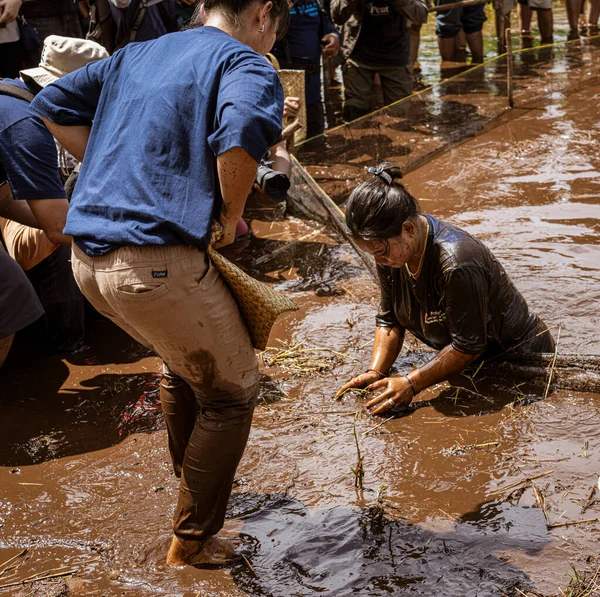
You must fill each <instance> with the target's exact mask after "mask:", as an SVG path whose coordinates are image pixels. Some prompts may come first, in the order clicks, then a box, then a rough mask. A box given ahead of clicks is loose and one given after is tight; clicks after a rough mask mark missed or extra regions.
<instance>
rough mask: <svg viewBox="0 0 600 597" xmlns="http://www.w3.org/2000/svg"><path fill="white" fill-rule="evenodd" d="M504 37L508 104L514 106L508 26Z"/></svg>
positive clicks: (511, 56) (510, 38) (511, 53)
mask: <svg viewBox="0 0 600 597" xmlns="http://www.w3.org/2000/svg"><path fill="white" fill-rule="evenodd" d="M504 39H505V42H506V60H507V62H506V90H507V92H508V105H509V106H510V107H511V108H514V107H515V100H514V97H513V50H512V37H511V35H510V27H509V28H508V29H506V31H505V33H504Z"/></svg>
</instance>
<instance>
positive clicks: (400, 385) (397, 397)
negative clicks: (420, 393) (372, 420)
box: [367, 377, 413, 415]
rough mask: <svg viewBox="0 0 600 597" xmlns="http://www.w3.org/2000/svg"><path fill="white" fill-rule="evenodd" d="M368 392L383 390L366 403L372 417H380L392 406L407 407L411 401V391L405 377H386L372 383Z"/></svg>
mask: <svg viewBox="0 0 600 597" xmlns="http://www.w3.org/2000/svg"><path fill="white" fill-rule="evenodd" d="M367 389H368V390H384V391H383V392H382V393H381V394H379V396H376V397H375V398H373V400H371V401H369V402H367V409H368V410H369V412H370V413H371V414H372V415H380V414H382V413H384V412H386V411H387V410H389V409H390V408H392V407H393V406H408V405H409V404H410V403H411V402H412V399H413V389H412V386H411V385H410V382H409V381H408V379H406V377H386V378H385V379H381V380H379V381H376V382H375V383H372V384H371V385H370V386H369V387H368V388H367Z"/></svg>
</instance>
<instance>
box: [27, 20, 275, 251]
mask: <svg viewBox="0 0 600 597" xmlns="http://www.w3.org/2000/svg"><path fill="white" fill-rule="evenodd" d="M32 109H33V110H36V111H37V112H39V113H40V114H42V115H44V116H46V117H47V118H48V119H49V120H51V121H53V122H55V123H57V124H62V125H92V121H93V125H92V130H91V135H90V138H89V142H88V145H87V149H86V154H85V159H84V161H83V165H82V168H81V172H80V175H79V180H78V181H77V186H76V188H75V192H74V194H73V197H72V199H71V207H70V209H69V214H68V217H67V226H66V228H65V234H71V235H73V236H74V237H75V240H76V242H77V244H78V246H80V247H81V248H82V249H83V250H84V251H85V252H86V253H87V254H88V255H92V256H93V255H102V254H104V253H107V252H108V251H110V250H112V249H115V248H117V247H119V246H124V245H197V246H200V247H206V246H207V244H208V242H209V241H210V236H211V230H210V229H211V220H212V219H213V218H214V217H216V216H217V215H218V213H219V211H220V207H221V195H220V188H219V181H218V178H217V159H216V158H217V156H219V155H220V154H222V153H225V152H226V151H228V150H229V149H232V148H234V147H241V148H243V149H244V150H246V151H247V152H248V153H249V154H250V155H251V156H252V157H253V158H254V159H255V160H256V161H257V162H258V161H260V159H261V158H262V157H263V155H264V154H265V152H266V151H267V149H268V148H269V147H270V146H271V145H273V144H274V143H275V142H277V140H278V139H279V137H280V135H281V122H282V117H283V90H282V88H281V83H280V82H279V77H278V76H277V73H276V71H275V69H273V67H272V66H271V65H270V64H269V63H268V62H267V60H266V59H265V58H264V57H263V56H260V55H259V54H257V53H256V52H254V51H253V50H252V49H251V48H250V47H248V46H247V45H245V44H243V43H241V42H239V41H237V40H235V39H234V38H233V37H231V36H230V35H228V34H227V33H225V32H223V31H221V30H219V29H216V28H214V27H200V28H198V29H191V30H189V31H182V32H178V33H172V34H169V35H164V36H163V37H160V38H159V39H156V40H153V41H148V42H143V43H133V44H130V45H128V46H126V47H125V48H123V49H122V50H120V51H118V52H116V53H115V54H113V56H111V57H110V58H107V59H105V60H101V61H98V62H93V63H91V64H88V65H87V66H85V67H84V68H81V69H79V70H77V71H75V72H74V73H71V74H69V75H67V76H65V77H62V78H61V79H60V80H58V81H57V82H56V83H53V84H52V85H49V86H48V87H46V88H45V89H44V90H43V91H41V92H40V93H39V94H38V95H37V97H36V98H35V101H34V102H33V103H32Z"/></svg>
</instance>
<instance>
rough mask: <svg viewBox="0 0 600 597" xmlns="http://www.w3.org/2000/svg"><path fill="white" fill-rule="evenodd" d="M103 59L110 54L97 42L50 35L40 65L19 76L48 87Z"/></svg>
mask: <svg viewBox="0 0 600 597" xmlns="http://www.w3.org/2000/svg"><path fill="white" fill-rule="evenodd" d="M103 58H108V52H107V51H106V49H105V48H103V47H102V46H101V45H100V44H97V43H96V42H95V41H90V40H87V39H77V38H74V37H61V36H59V35H49V36H48V37H47V38H46V39H45V40H44V48H43V50H42V58H41V60H40V65H39V66H38V67H36V68H29V69H27V70H22V71H21V72H20V73H19V74H20V75H21V78H22V79H23V80H24V81H25V82H28V81H33V82H34V83H37V84H38V85H39V86H40V87H46V85H49V84H50V83H54V81H56V80H57V79H59V78H60V77H62V76H64V75H66V74H68V73H71V72H73V71H74V70H77V69H78V68H81V67H82V66H85V65H86V64H88V63H90V62H94V61H96V60H102V59H103Z"/></svg>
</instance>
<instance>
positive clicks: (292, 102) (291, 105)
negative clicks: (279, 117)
mask: <svg viewBox="0 0 600 597" xmlns="http://www.w3.org/2000/svg"><path fill="white" fill-rule="evenodd" d="M299 113H300V98H299V97H291V96H290V97H286V98H285V99H284V100H283V117H284V118H296V116H298V114H299Z"/></svg>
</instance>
